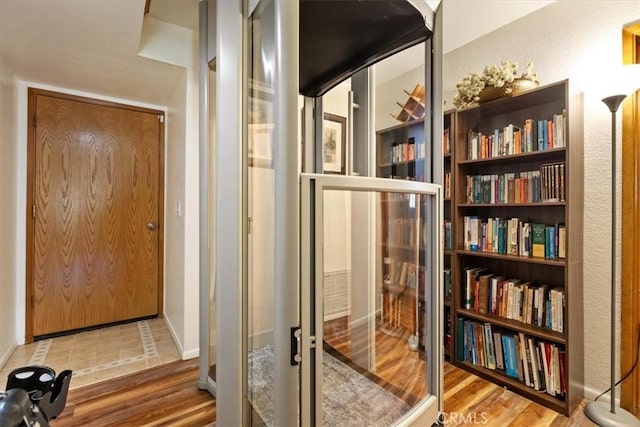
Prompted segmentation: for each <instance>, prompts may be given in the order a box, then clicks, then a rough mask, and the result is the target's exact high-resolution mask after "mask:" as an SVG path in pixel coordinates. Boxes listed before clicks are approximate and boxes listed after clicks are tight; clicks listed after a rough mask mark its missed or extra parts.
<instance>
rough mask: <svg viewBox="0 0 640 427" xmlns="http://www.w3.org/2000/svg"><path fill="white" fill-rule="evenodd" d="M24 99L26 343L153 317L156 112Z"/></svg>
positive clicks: (55, 98)
mask: <svg viewBox="0 0 640 427" xmlns="http://www.w3.org/2000/svg"><path fill="white" fill-rule="evenodd" d="M29 95H30V96H29V109H30V113H31V114H32V117H33V123H32V125H31V126H30V129H29V132H30V135H29V136H30V138H29V141H30V146H29V178H28V180H29V181H30V182H28V189H29V191H28V192H29V194H28V199H29V200H28V202H29V204H30V210H31V212H29V214H30V216H31V218H30V220H29V221H28V224H29V228H30V229H29V230H28V241H29V243H28V248H27V250H28V263H29V266H28V269H27V270H28V277H27V280H28V282H29V283H30V284H31V286H29V287H28V288H29V289H30V291H31V292H28V293H27V297H28V298H29V299H30V300H31V301H27V302H28V304H27V306H28V307H30V310H29V308H28V309H27V320H28V322H29V318H31V321H32V324H31V328H29V326H30V325H29V323H27V331H29V330H31V331H33V333H32V335H30V337H29V336H28V337H27V338H28V339H29V338H33V337H34V336H36V337H37V336H41V335H47V334H53V333H58V332H62V331H69V330H74V329H79V328H85V327H90V326H95V325H101V324H107V323H112V322H118V321H123V320H128V319H135V318H139V317H145V316H153V315H157V314H158V313H159V307H160V306H161V305H160V304H161V294H162V293H161V292H160V291H159V290H160V282H161V271H162V269H161V247H160V245H161V242H162V221H161V220H162V210H161V205H162V204H161V201H162V200H163V198H162V190H163V189H162V168H161V165H162V164H163V162H162V156H163V150H162V141H163V138H162V135H163V123H162V122H163V121H164V120H163V116H162V114H163V113H162V112H160V111H153V110H145V109H141V108H135V107H129V106H123V105H118V104H113V103H106V102H101V101H96V100H90V99H85V98H80V97H74V96H68V95H63V94H57V93H53V92H47V91H41V90H34V89H30V94H29ZM29 276H30V277H29ZM29 311H30V312H31V313H30V314H31V315H30V316H29ZM28 335H29V334H28Z"/></svg>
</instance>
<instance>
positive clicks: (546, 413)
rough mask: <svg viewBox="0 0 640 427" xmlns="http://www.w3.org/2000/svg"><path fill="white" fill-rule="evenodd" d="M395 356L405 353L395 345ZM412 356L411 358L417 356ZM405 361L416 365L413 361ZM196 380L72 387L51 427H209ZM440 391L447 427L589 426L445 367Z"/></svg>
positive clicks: (190, 371)
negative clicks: (442, 393)
mask: <svg viewBox="0 0 640 427" xmlns="http://www.w3.org/2000/svg"><path fill="white" fill-rule="evenodd" d="M336 336H337V335H336ZM334 343H335V342H334ZM348 347H350V346H348ZM385 348H387V349H388V346H387V347H385ZM342 350H343V351H346V350H347V347H344V346H343V347H342ZM394 351H397V352H404V351H406V350H405V348H404V346H400V345H397V346H396V347H395V349H394ZM411 354H412V355H414V357H415V355H416V354H417V353H416V352H411ZM406 357H409V356H400V358H401V359H402V358H405V360H406ZM410 362H411V363H417V361H416V360H411V361H410ZM385 372H386V373H385ZM400 373H401V369H400V368H399V367H398V366H387V369H383V370H381V372H380V373H379V374H380V375H381V376H384V377H386V378H389V379H392V380H393V377H394V376H395V375H399V374H400ZM197 378H198V361H197V359H192V360H189V361H178V362H173V363H170V364H167V365H162V366H159V367H155V368H151V369H149V370H146V371H142V372H140V373H137V374H133V375H129V376H127V377H121V378H118V379H114V380H109V381H106V382H103V383H98V384H94V385H89V386H85V387H81V388H77V389H75V390H72V391H71V392H70V393H69V397H68V399H67V405H66V407H65V410H64V412H63V413H62V414H61V415H60V417H58V419H56V420H53V421H52V422H51V425H52V426H96V427H98V426H99V427H105V426H118V427H128V426H130V427H138V426H190V427H192V426H193V427H196V426H212V425H214V423H215V418H216V402H215V399H214V398H213V397H212V396H211V395H210V394H209V393H208V392H206V391H202V390H199V389H198V388H197V386H196V381H197ZM444 389H445V393H444V410H445V413H446V416H447V420H448V423H447V425H451V426H463V425H486V426H496V427H507V426H511V427H519V426H523V427H524V426H526V427H538V426H539V427H548V426H553V427H561V426H571V427H578V426H580V427H582V426H593V425H594V424H592V423H591V422H590V421H589V420H587V419H586V418H585V416H584V413H583V411H582V408H583V405H580V407H579V408H578V409H577V410H576V411H575V412H574V414H573V415H572V417H571V418H567V417H565V416H563V415H560V414H558V413H557V412H554V411H552V410H550V409H547V408H545V407H543V406H541V405H539V404H537V403H534V402H531V401H530V400H527V399H525V398H523V397H520V396H519V395H517V394H515V393H512V392H510V391H508V390H505V389H503V388H501V387H499V386H497V385H495V384H493V383H490V382H488V381H486V380H484V379H482V378H479V377H477V376H475V375H472V374H470V373H468V372H466V371H463V370H461V369H459V368H456V367H455V366H453V365H450V364H448V363H445V367H444ZM423 391H424V390H423V389H421V388H420V387H418V386H417V384H416V387H415V389H414V390H412V392H413V393H415V395H419V394H420V393H422V392H423Z"/></svg>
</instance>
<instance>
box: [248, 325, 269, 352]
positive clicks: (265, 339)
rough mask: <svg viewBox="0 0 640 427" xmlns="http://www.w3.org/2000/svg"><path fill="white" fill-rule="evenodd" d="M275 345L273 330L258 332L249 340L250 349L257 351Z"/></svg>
mask: <svg viewBox="0 0 640 427" xmlns="http://www.w3.org/2000/svg"><path fill="white" fill-rule="evenodd" d="M271 344H273V329H269V330H266V331H262V332H258V333H257V334H253V335H252V336H251V337H250V338H249V348H250V349H251V350H255V349H257V348H260V347H264V346H266V345H271Z"/></svg>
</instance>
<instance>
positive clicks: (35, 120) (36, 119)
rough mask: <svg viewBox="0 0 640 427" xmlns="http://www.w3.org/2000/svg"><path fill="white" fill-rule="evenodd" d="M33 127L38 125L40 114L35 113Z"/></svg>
mask: <svg viewBox="0 0 640 427" xmlns="http://www.w3.org/2000/svg"><path fill="white" fill-rule="evenodd" d="M33 127H34V128H35V127H38V116H36V115H35V114H34V115H33Z"/></svg>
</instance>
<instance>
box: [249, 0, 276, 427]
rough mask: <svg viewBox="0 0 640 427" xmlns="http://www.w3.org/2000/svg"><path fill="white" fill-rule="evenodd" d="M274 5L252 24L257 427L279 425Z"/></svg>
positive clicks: (252, 351)
mask: <svg viewBox="0 0 640 427" xmlns="http://www.w3.org/2000/svg"><path fill="white" fill-rule="evenodd" d="M274 22H275V21H274V5H273V2H272V1H262V2H261V3H260V5H259V6H258V7H257V8H256V10H255V11H254V13H253V15H252V16H251V18H250V20H249V35H250V43H249V67H248V68H249V76H248V89H249V97H248V100H247V109H248V112H247V123H248V147H247V152H248V159H247V165H248V171H247V178H248V210H249V217H250V221H251V223H250V230H249V234H248V242H247V243H248V264H247V265H248V272H247V273H248V292H247V295H248V301H247V304H248V306H247V322H248V323H247V333H248V340H247V349H248V354H247V358H248V361H247V381H248V387H247V397H248V400H249V402H248V403H249V407H250V408H251V410H250V411H249V419H250V424H251V425H269V426H270V425H273V424H274V393H275V376H274V372H275V359H274V345H273V344H274V341H273V328H274V320H275V319H274V314H275V313H274V254H275V240H274V229H275V224H274V205H275V187H274V180H275V175H274V169H273V150H274V147H273V123H274V122H273V112H274V106H273V63H274V60H275V53H274Z"/></svg>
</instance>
